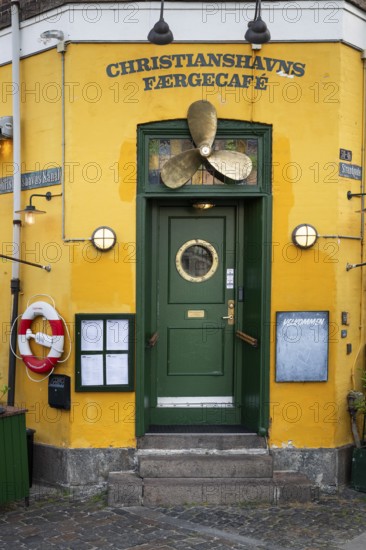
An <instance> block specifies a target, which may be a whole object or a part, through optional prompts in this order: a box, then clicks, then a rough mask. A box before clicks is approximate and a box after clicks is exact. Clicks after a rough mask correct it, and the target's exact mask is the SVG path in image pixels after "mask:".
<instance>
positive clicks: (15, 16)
mask: <svg viewBox="0 0 366 550" xmlns="http://www.w3.org/2000/svg"><path fill="white" fill-rule="evenodd" d="M11 29H12V81H13V208H14V211H13V248H14V250H13V255H14V258H17V259H19V258H20V227H21V222H20V216H19V214H15V211H16V210H20V191H21V140H20V70H19V65H20V28H19V2H17V1H12V2H11ZM19 266H20V264H19V262H16V261H15V262H13V263H12V278H11V283H10V289H11V295H12V313H11V326H13V331H12V334H11V337H10V338H11V346H12V348H13V349H15V347H16V337H17V336H16V335H17V317H18V302H19V292H20V279H19ZM15 366H16V358H15V356H14V354H13V353H12V351H11V348H10V349H9V371H8V386H9V387H10V389H9V392H8V405H10V406H13V405H14V396H15Z"/></svg>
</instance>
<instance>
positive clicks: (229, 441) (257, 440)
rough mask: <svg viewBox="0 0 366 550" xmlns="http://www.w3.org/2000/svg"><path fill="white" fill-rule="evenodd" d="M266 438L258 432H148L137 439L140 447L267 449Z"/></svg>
mask: <svg viewBox="0 0 366 550" xmlns="http://www.w3.org/2000/svg"><path fill="white" fill-rule="evenodd" d="M266 447H267V446H266V440H265V438H264V437H260V436H259V435H257V434H249V433H248V434H215V433H207V434H197V433H181V434H170V433H164V434H146V435H144V436H143V437H139V438H138V440H137V448H138V449H217V450H226V449H238V448H248V449H266Z"/></svg>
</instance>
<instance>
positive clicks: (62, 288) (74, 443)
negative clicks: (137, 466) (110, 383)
mask: <svg viewBox="0 0 366 550" xmlns="http://www.w3.org/2000/svg"><path fill="white" fill-rule="evenodd" d="M239 49H240V52H239V53H240V55H243V56H253V59H254V56H255V55H258V56H260V57H261V58H265V57H266V58H270V59H272V60H286V61H293V62H297V63H299V64H301V67H302V68H304V74H303V75H301V73H300V72H299V71H298V73H297V74H295V75H291V71H290V73H289V74H286V71H283V70H282V74H278V70H279V68H280V67H277V66H276V68H273V70H268V69H267V68H266V69H265V70H264V69H263V67H262V66H261V65H260V64H259V63H258V67H257V68H255V69H250V70H249V69H246V70H245V71H243V70H240V69H235V68H231V67H230V68H222V67H214V66H213V67H210V68H206V67H202V66H201V67H195V68H190V67H187V66H186V65H184V66H182V67H181V68H174V70H173V69H172V70H171V71H170V72H172V73H179V74H183V75H187V76H188V75H190V74H192V73H203V72H209V73H213V74H216V75H217V74H219V73H225V74H226V73H227V74H228V75H229V76H231V75H234V74H235V73H244V72H245V74H250V75H251V76H252V77H253V79H252V83H251V84H250V86H249V87H248V88H235V87H228V86H224V87H217V86H213V87H212V86H206V87H202V86H199V85H188V86H185V87H183V86H181V87H171V88H160V89H151V90H149V89H145V88H146V87H148V86H150V85H151V86H152V85H153V84H152V81H146V80H143V79H146V78H148V77H150V76H157V75H161V74H162V75H166V74H169V70H168V69H161V70H155V71H150V73H149V71H146V70H145V71H141V72H134V73H131V72H130V73H127V74H125V75H123V76H116V77H110V76H108V74H107V72H106V68H107V66H108V65H110V64H114V69H113V70H114V71H117V65H116V64H118V63H119V62H122V61H127V60H134V59H140V58H152V57H155V56H161V55H163V54H164V55H177V54H197V53H202V54H208V53H214V54H231V55H238V51H239ZM264 74H265V76H266V77H267V78H268V81H266V89H263V90H260V89H255V87H254V83H255V82H258V79H257V80H256V78H257V77H258V78H261V77H262V76H263V75H264ZM0 78H1V80H2V82H5V83H6V82H10V80H11V68H10V67H9V66H8V65H6V66H3V67H1V68H0ZM21 79H22V102H21V118H22V161H23V163H24V166H23V167H22V173H24V172H32V171H37V170H42V169H44V168H46V167H50V166H51V165H52V166H54V165H57V166H60V165H61V163H62V134H61V132H62V100H61V99H62V98H61V83H62V55H61V54H60V53H58V52H57V51H56V49H51V50H49V51H46V52H44V53H41V54H39V55H34V56H30V57H28V58H26V59H23V60H22V61H21ZM65 82H66V87H65V99H66V101H65V162H66V166H65V194H64V197H63V198H61V197H55V198H53V199H52V200H51V201H50V202H49V203H48V202H47V203H46V202H43V199H40V200H39V201H38V202H37V206H38V205H39V206H38V207H39V208H41V209H44V210H47V215H44V216H39V218H38V219H37V222H36V224H35V225H33V226H23V227H22V232H21V239H22V250H21V256H22V258H23V259H25V260H29V261H35V262H37V263H41V264H51V266H52V270H51V272H50V273H47V272H45V271H43V270H39V269H34V268H32V267H29V266H21V277H20V278H21V282H22V285H21V291H22V293H21V299H20V312H23V311H24V310H25V308H26V307H27V302H28V300H30V299H31V297H32V296H34V295H36V294H47V295H50V296H52V298H53V299H54V300H55V303H56V307H57V310H58V311H59V312H60V314H61V315H62V316H63V317H64V319H65V320H66V322H67V324H68V325H69V327H70V333H71V345H72V350H71V355H70V358H69V359H68V360H67V361H66V363H65V364H63V365H62V367H61V366H60V367H58V368H59V370H60V372H63V373H64V374H68V375H69V376H71V378H72V388H73V385H74V343H75V332H74V316H75V314H76V313H120V312H122V313H135V312H136V245H135V243H136V194H137V183H136V182H137V179H136V178H137V170H138V167H137V165H136V159H137V157H136V145H137V133H136V129H137V125H139V124H143V123H147V122H153V121H164V120H169V119H185V118H186V115H187V109H188V107H189V105H190V104H191V103H192V102H194V101H196V100H199V99H207V100H209V101H210V102H211V103H212V104H213V105H214V106H215V108H216V110H217V113H218V117H219V118H223V119H235V120H243V121H249V122H258V123H263V124H269V125H272V128H273V142H272V155H273V156H272V168H273V175H272V192H273V226H272V274H271V278H272V282H271V348H270V349H271V352H270V406H269V411H270V431H269V442H270V446H272V447H291V446H293V447H296V448H334V447H339V446H342V445H346V444H349V443H351V442H352V437H351V431H350V427H349V415H348V412H347V408H346V395H347V393H348V391H349V390H350V389H353V388H356V387H357V388H358V387H359V376H360V372H359V369H360V368H361V367H362V365H363V364H364V350H363V348H364V344H363V342H364V334H363V309H364V303H362V301H363V292H362V278H361V274H362V272H361V270H360V269H354V270H351V271H349V272H347V271H346V264H347V263H348V262H350V263H359V262H361V261H362V260H363V258H362V248H361V243H360V241H359V240H348V239H343V238H337V237H334V236H356V237H357V236H358V237H360V235H361V229H362V227H361V215H360V214H359V213H356V212H355V211H356V210H359V209H360V202H359V199H358V198H354V199H352V200H350V201H349V200H347V196H346V194H347V191H348V190H351V191H352V192H354V193H357V192H359V191H360V181H357V180H352V179H348V178H343V177H340V176H339V175H338V163H339V149H340V148H345V149H348V150H351V151H352V152H353V159H352V163H353V164H356V165H359V166H361V165H362V164H363V162H362V161H363V159H362V158H361V155H362V136H363V128H362V116H361V114H362V112H363V103H362V102H363V99H362V98H363V93H364V91H363V63H362V59H361V56H360V52H358V51H357V50H355V49H352V48H350V47H348V46H346V45H344V44H341V43H327V44H322V43H308V44H304V43H298V44H296V43H291V44H280V43H269V44H267V45H264V46H263V48H262V49H261V50H259V51H254V50H253V51H252V49H251V46H250V45H249V44H241V45H240V47H238V45H230V44H199V45H197V44H196V45H194V44H172V45H169V46H166V47H165V48H164V51H163V52H162V49H161V48H159V47H158V46H153V45H151V44H139V45H138V48H137V47H136V45H133V44H130V45H129V44H69V45H68V46H67V51H66V53H65ZM182 82H183V81H182ZM192 82H193V81H192ZM155 84H156V82H154V85H155ZM11 110H12V96H11V94H10V93H8V94H7V95H5V96H4V101H3V102H2V103H1V105H0V115H1V116H5V115H10V114H11ZM11 159H12V156H11V143H9V142H1V150H0V169H1V170H2V173H1V176H2V177H4V176H6V175H9V173H8V172H9V165H10V164H11V161H12V160H11ZM60 189H61V186H59V185H58V186H53V187H48V188H43V189H42V190H40V191H34V190H30V191H23V192H22V207H24V206H25V205H26V204H27V201H28V199H29V197H30V195H31V193H32V192H41V193H42V192H46V191H48V190H50V191H52V193H55V194H57V193H60V192H61V190H60ZM63 200H64V201H65V225H64V229H65V234H64V237H65V239H64V240H63V239H62V201H63ZM0 209H1V219H0V228H1V235H2V241H3V243H2V252H3V253H4V254H10V255H11V253H12V246H11V241H12V216H11V212H12V194H11V193H7V194H2V195H0ZM304 222H306V223H310V224H312V225H314V226H315V227H316V228H317V230H318V232H319V234H320V236H333V237H332V238H330V237H327V238H324V237H320V238H319V240H318V241H317V243H316V245H315V247H314V248H312V249H310V250H306V251H301V250H300V249H298V248H295V247H294V246H293V245H292V244H291V233H292V230H293V229H294V227H296V226H297V225H298V224H300V223H304ZM100 225H108V226H110V227H112V228H114V230H115V231H116V234H117V240H118V243H117V246H116V248H114V249H113V250H112V251H110V252H107V253H104V254H99V253H97V251H96V250H95V249H94V248H93V246H92V245H91V243H90V242H89V241H88V239H89V238H90V236H91V234H92V232H93V230H94V229H95V228H96V227H98V226H100ZM73 239H85V241H83V242H69V241H72V240H73ZM0 266H1V290H2V300H1V304H0V316H1V320H2V327H3V328H2V345H1V348H0V369H1V370H0V372H2V374H3V377H5V378H6V376H7V361H8V340H9V336H8V334H9V322H8V318H9V312H10V309H11V308H10V291H9V290H8V289H9V287H10V278H11V265H10V263H9V262H6V261H3V260H0ZM286 310H289V311H296V310H309V311H311V310H328V311H329V312H330V341H329V379H328V381H327V382H319V383H316V382H311V383H276V382H275V313H276V311H286ZM342 311H347V312H349V315H350V324H349V326H347V327H342V326H341V312H342ZM342 328H344V329H347V331H348V334H347V338H345V339H342V338H341V334H340V331H341V329H342ZM347 343H350V344H352V352H351V353H349V354H347V352H346V344H347ZM67 349H68V343H66V351H67ZM138 368H139V366H138V365H136V366H135V369H138ZM56 372H57V371H56ZM32 376H33V377H34V378H35V379H36V380H37V381H38V380H39V379H41V378H42V377H41V376H39V375H34V374H33V375H32ZM16 403H18V404H20V403H24V404H25V405H26V407H27V409H28V411H29V412H28V426H29V427H32V428H35V429H36V441H37V442H40V443H44V444H47V445H54V446H58V447H66V448H88V447H91V448H100V447H115V448H118V447H124V448H125V447H135V445H136V440H135V421H134V418H135V417H134V412H135V394H134V393H132V392H128V393H119V392H118V393H117V392H116V393H109V392H108V393H93V392H91V393H75V392H74V389H72V408H71V411H70V412H68V411H59V410H56V409H51V408H50V407H49V406H48V396H47V380H43V381H41V382H38V383H37V382H32V381H30V380H29V379H28V377H27V374H26V370H25V367H24V365H23V363H22V362H21V361H18V362H17V374H16Z"/></svg>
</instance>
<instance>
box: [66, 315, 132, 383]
mask: <svg viewBox="0 0 366 550" xmlns="http://www.w3.org/2000/svg"><path fill="white" fill-rule="evenodd" d="M75 326H76V346H75V353H76V358H75V368H76V373H75V374H76V376H75V391H132V390H133V388H134V369H133V365H134V350H135V316H134V315H129V314H126V315H122V314H121V315H120V314H99V313H98V314H91V313H88V314H82V313H80V314H77V315H76V316H75Z"/></svg>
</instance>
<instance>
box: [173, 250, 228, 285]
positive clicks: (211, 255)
mask: <svg viewBox="0 0 366 550" xmlns="http://www.w3.org/2000/svg"><path fill="white" fill-rule="evenodd" d="M175 265H176V267H177V270H178V273H179V275H180V276H181V277H183V279H185V280H186V281H190V282H192V283H202V282H203V281H207V279H209V278H210V277H212V275H213V274H214V273H215V272H216V270H217V267H218V265H219V257H218V254H217V252H216V250H215V248H214V246H213V245H212V244H211V243H209V242H207V241H204V240H202V239H192V240H190V241H187V242H185V243H184V244H183V245H182V246H181V247H180V249H179V250H178V252H177V254H176V257H175Z"/></svg>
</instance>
